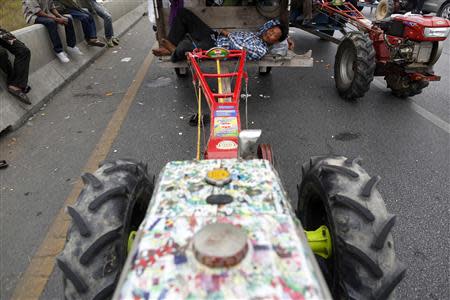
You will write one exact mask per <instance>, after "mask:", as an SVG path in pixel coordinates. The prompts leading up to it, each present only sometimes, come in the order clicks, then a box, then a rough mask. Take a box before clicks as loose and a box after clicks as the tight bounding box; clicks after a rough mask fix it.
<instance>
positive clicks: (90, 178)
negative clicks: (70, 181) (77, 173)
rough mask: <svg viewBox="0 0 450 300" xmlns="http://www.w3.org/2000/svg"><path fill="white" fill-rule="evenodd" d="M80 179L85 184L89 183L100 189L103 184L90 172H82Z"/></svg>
mask: <svg viewBox="0 0 450 300" xmlns="http://www.w3.org/2000/svg"><path fill="white" fill-rule="evenodd" d="M81 179H82V180H83V183H84V184H85V185H86V184H90V185H92V186H93V187H94V189H100V188H101V187H102V186H103V183H102V182H101V181H100V180H99V179H98V178H97V177H96V176H94V175H93V174H92V173H84V174H83V175H81Z"/></svg>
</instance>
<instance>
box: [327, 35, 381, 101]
mask: <svg viewBox="0 0 450 300" xmlns="http://www.w3.org/2000/svg"><path fill="white" fill-rule="evenodd" d="M349 47H354V48H355V51H356V57H355V62H354V63H355V66H354V73H355V74H354V78H353V81H352V82H351V84H350V86H348V87H345V86H344V84H343V83H341V82H340V73H339V71H338V70H339V69H340V65H339V64H340V56H341V55H343V53H344V52H346V51H348V50H349ZM375 55H376V53H375V49H374V48H373V43H372V40H371V39H370V38H369V36H368V35H367V34H365V33H362V32H356V31H353V32H350V33H348V34H347V35H346V36H345V38H344V39H343V40H342V42H341V43H340V44H339V47H338V51H337V53H336V58H335V66H334V73H335V74H334V78H335V83H336V87H337V89H338V92H339V95H340V96H341V97H343V98H344V99H347V100H354V99H357V98H360V97H362V96H364V94H365V93H366V92H367V91H368V90H369V89H370V83H371V82H372V81H373V77H374V72H375V68H376V62H375Z"/></svg>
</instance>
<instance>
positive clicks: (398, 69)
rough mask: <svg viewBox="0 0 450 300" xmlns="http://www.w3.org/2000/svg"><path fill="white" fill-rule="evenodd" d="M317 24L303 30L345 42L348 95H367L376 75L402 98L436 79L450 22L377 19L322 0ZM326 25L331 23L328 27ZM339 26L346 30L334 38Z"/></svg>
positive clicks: (338, 64) (341, 51) (342, 78)
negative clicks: (435, 72) (339, 36)
mask: <svg viewBox="0 0 450 300" xmlns="http://www.w3.org/2000/svg"><path fill="white" fill-rule="evenodd" d="M314 11H315V15H316V20H321V21H318V22H313V23H312V24H313V25H312V26H305V25H301V26H299V27H300V28H302V29H304V30H306V31H308V32H310V33H313V34H316V35H318V36H320V37H321V38H325V39H328V40H331V41H333V42H335V43H338V44H339V47H338V50H337V53H336V60H335V65H334V72H335V82H336V87H337V89H338V91H339V94H340V95H341V96H342V97H343V98H345V99H356V98H359V97H362V96H363V95H364V94H365V93H366V92H367V91H368V90H369V88H370V83H371V82H372V80H373V77H374V76H384V78H385V80H386V82H387V86H388V87H389V88H390V89H391V90H392V93H393V94H394V95H395V96H397V97H401V98H406V97H410V96H414V95H417V94H420V93H421V92H422V89H423V88H425V87H427V86H428V84H429V82H430V81H438V80H440V77H439V76H437V75H435V74H434V72H433V65H434V64H435V63H436V62H437V61H438V59H439V57H440V55H441V51H442V46H443V45H442V41H444V40H445V39H446V38H447V36H448V34H449V31H450V20H447V19H443V18H439V17H434V16H422V15H412V14H409V15H393V16H391V17H390V18H387V19H383V20H379V21H375V22H372V21H370V20H369V19H367V18H366V17H365V16H364V15H363V14H362V13H361V12H359V10H358V9H357V8H356V7H355V6H353V5H352V4H351V3H349V2H339V3H337V1H333V2H328V1H321V2H320V3H318V4H317V5H316V7H315V9H314ZM324 26H328V29H327V30H324V29H323V28H325V27H324ZM334 30H339V31H341V32H342V34H344V37H343V38H342V39H337V38H335V37H333V33H334Z"/></svg>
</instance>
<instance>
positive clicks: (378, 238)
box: [371, 215, 397, 250]
mask: <svg viewBox="0 0 450 300" xmlns="http://www.w3.org/2000/svg"><path fill="white" fill-rule="evenodd" d="M396 220H397V217H396V215H390V216H388V218H387V219H386V221H384V223H383V224H382V225H381V226H380V228H379V229H377V230H376V231H375V239H374V241H373V243H372V245H371V247H372V248H374V249H377V250H380V249H381V248H383V245H384V243H385V242H386V239H387V237H388V234H389V233H390V232H391V229H392V227H394V225H395V222H396Z"/></svg>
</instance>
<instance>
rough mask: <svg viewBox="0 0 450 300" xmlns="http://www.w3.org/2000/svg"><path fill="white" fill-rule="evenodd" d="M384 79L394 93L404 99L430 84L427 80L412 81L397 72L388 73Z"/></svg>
mask: <svg viewBox="0 0 450 300" xmlns="http://www.w3.org/2000/svg"><path fill="white" fill-rule="evenodd" d="M384 79H385V80H386V83H387V86H388V88H390V89H391V91H392V94H393V95H394V96H396V97H399V98H403V99H404V98H408V97H412V96H415V95H418V94H420V93H422V90H423V89H424V88H426V87H427V86H428V85H429V84H430V82H429V81H427V80H419V81H412V80H411V79H409V78H408V77H406V76H399V75H397V74H388V75H386V76H385V77H384Z"/></svg>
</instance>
